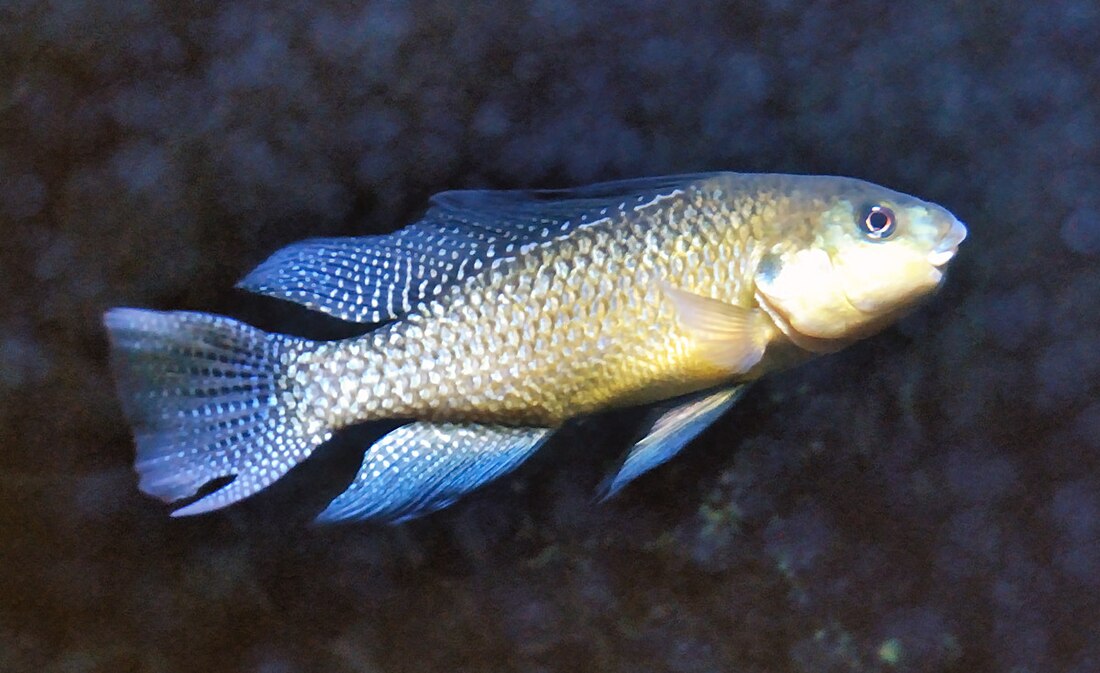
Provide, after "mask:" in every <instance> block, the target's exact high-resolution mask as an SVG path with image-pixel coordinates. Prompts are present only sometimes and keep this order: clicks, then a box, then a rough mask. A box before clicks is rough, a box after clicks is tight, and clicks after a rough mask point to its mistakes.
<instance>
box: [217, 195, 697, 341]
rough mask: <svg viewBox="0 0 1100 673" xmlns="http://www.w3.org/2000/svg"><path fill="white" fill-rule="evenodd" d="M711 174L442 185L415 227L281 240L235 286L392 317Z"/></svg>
mask: <svg viewBox="0 0 1100 673" xmlns="http://www.w3.org/2000/svg"><path fill="white" fill-rule="evenodd" d="M710 175H713V174H710ZM710 175H708V174H696V175H678V176H668V177H660V178H641V179H635V180H620V181H616V182H605V183H600V184H595V185H589V186H586V187H578V188H574V189H553V190H509V191H493V190H462V191H450V192H443V193H440V194H437V195H436V196H434V197H432V200H431V207H430V208H429V209H428V212H427V213H425V214H424V217H423V218H422V219H421V220H419V221H418V222H416V223H415V224H412V225H410V226H408V227H405V228H404V229H401V230H399V231H396V232H394V233H392V234H386V235H382V236H360V237H353V238H318V239H310V240H306V241H302V242H299V243H294V244H291V245H288V246H287V247H285V248H283V249H281V250H279V251H277V252H276V253H275V254H273V255H272V256H271V257H269V258H268V259H267V260H266V261H264V262H263V263H262V264H260V265H259V266H258V267H256V268H255V269H254V270H253V271H252V272H251V273H249V274H248V275H247V276H245V277H244V278H243V279H242V280H241V281H240V282H239V283H238V284H237V286H238V287H240V288H243V289H246V290H250V291H252V292H257V293H260V294H265V295H269V296H272V297H277V298H279V299H285V300H288V301H293V302H296V303H299V304H302V305H304V306H306V307H308V308H311V309H313V310H316V311H321V312H324V313H327V314H329V315H332V316H335V317H337V318H340V319H342V320H347V321H350V322H381V321H384V320H392V319H394V318H398V317H400V316H402V315H405V314H406V313H408V312H410V311H412V310H413V308H414V307H416V306H417V305H418V304H419V303H420V302H422V301H425V300H429V299H431V298H433V297H435V296H437V295H439V294H441V293H442V292H443V291H444V290H445V289H447V288H449V287H451V286H453V285H455V284H457V283H461V282H463V281H465V280H466V279H467V278H469V277H470V276H473V275H478V274H480V273H481V272H482V271H483V270H485V269H487V268H489V267H490V266H492V265H493V264H494V263H498V262H499V261H500V260H509V259H514V258H515V257H516V256H518V255H520V254H522V253H523V252H524V251H525V250H528V249H529V248H530V247H531V246H533V245H538V244H542V243H547V242H549V241H552V240H555V239H558V238H562V237H565V236H569V234H570V233H572V232H573V231H575V230H577V229H579V228H583V227H586V226H591V225H592V224H594V223H596V222H601V221H603V220H605V219H606V218H607V217H610V216H613V215H615V214H616V213H619V212H629V211H632V210H635V209H640V208H644V207H646V206H648V205H652V204H654V203H656V202H658V201H661V200H663V198H668V197H671V196H673V195H675V194H676V193H677V192H678V191H679V190H683V189H686V188H688V187H690V186H691V185H693V184H698V183H699V182H700V181H701V180H703V179H705V178H707V177H710Z"/></svg>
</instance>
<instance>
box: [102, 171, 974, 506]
mask: <svg viewBox="0 0 1100 673" xmlns="http://www.w3.org/2000/svg"><path fill="white" fill-rule="evenodd" d="M965 235H966V230H965V228H964V227H963V225H962V224H961V223H959V222H958V220H957V219H955V218H954V216H952V215H951V214H950V213H949V212H947V211H946V210H944V209H942V208H940V207H939V206H936V205H934V204H930V203H926V202H924V201H920V200H918V199H915V198H913V197H910V196H906V195H903V194H900V193H897V192H893V191H891V190H888V189H885V188H882V187H879V186H876V185H872V184H870V183H867V182H863V181H860V180H855V179H851V178H840V177H828V176H794V175H774V174H761V175H749V174H736V173H714V174H701V175H687V176H671V177H664V178H651V179H643V180H631V181H622V182H614V183H603V184H599V185H593V186H590V187H582V188H578V189H572V190H558V191H536V192H525V191H512V192H510V191H504V192H493V191H459V192H445V193H443V194H440V195H437V196H436V197H435V198H434V199H433V204H432V207H431V208H430V209H429V210H428V212H427V213H426V214H425V216H424V218H423V219H422V220H420V221H419V222H417V223H416V224H414V225H412V226H410V227H407V228H406V229H404V230H401V231H399V232H396V233H394V234H390V235H387V236H369V237H360V238H348V239H316V240H313V241H305V242H303V243H299V244H295V245H292V246H289V247H288V248H285V249H284V250H282V251H279V252H277V253H276V254H275V255H273V256H272V257H271V258H270V259H269V260H268V261H266V262H264V263H263V264H261V265H260V266H259V267H258V268H257V269H256V270H255V271H253V272H252V273H250V274H249V275H248V276H246V277H245V279H244V280H242V281H241V283H240V285H241V286H242V287H244V288H246V289H250V290H252V291H255V292H259V293H263V294H267V295H271V296H276V297H281V298H283V299H287V300H290V301H295V302H299V303H302V304H304V305H306V306H308V307H310V308H313V309H316V310H319V311H323V312H326V313H329V314H331V315H334V316H337V317H340V318H343V319H346V320H351V321H356V322H379V321H389V322H387V323H386V324H384V325H382V326H381V327H379V328H377V329H375V330H373V331H370V332H368V333H366V334H364V335H362V336H359V337H354V338H351V339H346V340H341V341H333V342H312V341H307V340H303V339H297V338H294V337H288V336H283V335H268V334H265V333H263V332H260V331H259V330H256V329H255V328H251V327H248V326H246V325H242V324H240V323H237V322H235V321H232V320H230V319H228V318H221V317H216V316H208V315H206V314H192V313H156V312H150V311H143V310H137V309H115V310H112V311H110V312H108V314H107V316H106V324H107V327H108V330H109V331H110V333H111V336H112V343H113V346H114V350H113V361H114V363H115V370H116V374H117V378H118V380H119V388H120V393H121V397H122V400H123V403H124V408H125V410H126V412H127V415H128V417H129V418H130V420H131V422H132V423H133V424H134V426H135V436H136V440H137V444H138V461H137V469H138V472H139V473H140V474H142V477H143V481H142V487H143V489H145V490H146V491H147V492H150V493H152V494H154V495H157V496H159V497H162V498H164V499H166V500H176V499H179V498H182V497H188V496H191V495H193V494H194V493H195V492H196V491H197V490H198V489H199V488H200V487H201V486H202V485H203V484H204V483H205V482H206V481H209V480H210V479H212V478H216V477H219V476H231V475H235V476H236V480H235V481H234V482H232V483H231V484H229V485H227V486H225V487H224V488H222V489H221V490H219V491H215V492H214V493H211V494H209V495H207V496H206V497H205V498H203V499H201V500H199V501H197V502H195V503H192V504H191V505H188V506H187V507H185V508H183V509H181V510H177V514H179V513H183V514H190V513H198V512H202V511H208V510H210V509H217V508H219V507H222V506H224V505H227V504H230V503H231V502H234V501H236V500H239V499H241V498H243V497H246V496H247V495H250V494H251V493H253V492H255V491H257V490H259V489H260V488H263V487H264V486H266V485H267V484H269V483H271V482H272V481H274V480H275V479H277V478H278V477H279V476H281V475H282V474H283V473H285V472H286V471H287V470H289V469H290V468H291V467H293V465H294V464H296V463H298V462H300V461H301V460H303V459H304V458H305V457H307V456H308V454H309V453H310V452H311V451H312V450H313V448H315V447H316V446H317V445H318V444H320V443H322V442H323V441H326V440H327V439H328V438H329V437H331V435H332V433H333V432H335V431H337V430H339V429H340V428H342V427H345V426H348V425H351V424H354V423H360V422H363V421H371V420H380V419H407V420H410V421H412V422H411V423H410V424H408V425H406V426H403V427H402V428H399V429H398V430H397V431H394V432H393V433H391V434H390V435H387V436H386V437H383V438H382V440H380V441H379V442H378V443H377V444H375V445H373V446H372V447H370V448H369V449H368V450H367V452H366V455H365V458H364V463H363V467H362V468H361V470H360V472H359V475H358V476H357V477H356V480H355V481H354V482H353V483H352V485H351V487H349V489H348V491H347V492H346V493H345V494H343V495H341V496H340V497H338V498H337V499H336V501H334V502H333V504H332V505H330V507H329V509H328V510H326V512H325V513H323V514H322V518H324V519H326V520H339V519H349V518H377V519H384V520H391V521H394V520H401V519H404V518H408V517H411V516H416V515H419V514H422V513H424V512H427V511H431V510H433V509H438V508H439V507H442V506H445V505H446V504H449V503H450V502H451V501H453V500H454V499H455V498H456V497H458V496H459V495H461V493H463V492H465V491H466V490H469V489H470V488H473V487H475V486H477V485H479V484H481V483H484V482H485V481H487V480H488V479H490V478H493V477H495V476H497V475H499V474H502V473H503V472H506V471H507V470H509V469H511V468H512V467H514V466H515V465H516V464H518V463H519V462H520V461H522V460H523V459H524V458H525V457H526V456H527V455H529V454H530V453H531V452H532V451H534V450H535V449H537V447H538V446H539V445H540V444H541V442H542V441H544V440H545V439H546V437H548V436H549V435H550V434H551V432H552V431H553V429H555V428H557V427H559V426H560V425H561V424H562V423H564V422H565V421H567V420H569V419H571V418H574V417H577V416H583V415H586V414H590V413H593V412H597V411H601V410H604V409H609V408H615V407H624V406H633V405H644V404H654V403H657V404H662V403H663V404H664V406H665V407H666V408H665V411H664V413H663V414H659V415H658V416H657V417H656V419H655V420H654V421H653V424H652V426H651V428H650V432H649V434H647V435H646V437H645V438H643V440H641V441H640V442H639V443H638V444H637V445H636V446H635V447H634V449H633V450H632V451H631V453H630V454H629V455H628V457H627V459H626V461H625V463H624V466H623V469H622V470H621V471H620V474H619V476H618V477H617V478H616V480H615V481H613V482H612V485H611V491H612V492H613V491H615V490H617V489H618V488H621V486H622V485H623V484H625V483H626V481H629V479H631V478H633V477H634V476H637V474H641V473H642V472H644V471H646V470H648V469H650V468H651V467H653V466H654V465H656V464H659V463H660V462H663V461H664V460H667V459H668V457H669V456H671V455H672V454H674V453H675V452H676V451H678V450H679V448H680V447H682V446H683V445H684V444H686V443H687V441H688V440H690V439H691V437H693V436H694V435H695V434H697V433H698V432H699V431H701V430H702V429H703V428H704V427H706V424H708V423H709V422H711V421H712V420H713V419H714V418H715V417H717V416H718V415H720V414H721V412H723V411H724V410H725V409H726V408H728V406H729V405H731V404H732V403H733V401H734V400H735V399H736V397H737V396H738V394H739V392H740V389H741V386H743V385H744V384H746V383H748V382H750V381H752V380H754V379H756V378H758V377H759V376H761V375H763V374H765V373H767V372H768V371H772V370H774V369H776V368H779V367H781V366H786V365H787V364H789V363H791V362H795V361H798V360H801V359H805V358H808V357H811V356H812V355H813V354H815V353H820V352H828V351H831V350H836V349H838V348H841V347H843V346H844V345H847V344H848V343H850V342H851V341H854V340H856V339H858V338H861V337H863V336H866V335H868V334H870V333H873V332H874V331H877V330H878V329H880V328H881V327H883V326H884V325H886V324H889V322H891V321H892V320H893V319H895V318H896V317H897V316H898V315H900V314H902V313H903V312H905V311H906V310H908V309H909V308H911V307H912V306H913V305H914V304H915V303H916V302H917V301H919V300H920V299H921V298H922V297H924V296H926V295H927V294H928V293H930V292H931V291H932V290H934V289H935V288H936V287H937V286H938V285H939V284H940V282H941V280H942V269H943V267H944V265H945V264H946V263H947V262H948V261H949V260H950V259H951V258H952V257H953V256H954V253H955V251H956V250H957V247H958V244H959V243H960V242H961V241H962V239H963V238H964V237H965ZM669 400H673V402H671V403H669V402H668V401H669Z"/></svg>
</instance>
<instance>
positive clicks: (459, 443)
mask: <svg viewBox="0 0 1100 673" xmlns="http://www.w3.org/2000/svg"><path fill="white" fill-rule="evenodd" d="M551 432H553V431H552V430H551V429H549V428H512V427H506V426H500V425H475V424H464V425H458V424H453V423H422V422H417V423H410V424H409V425H405V426H402V427H400V428H397V429H396V430H394V431H393V432H390V433H389V434H387V435H385V436H384V437H382V439H380V440H378V441H377V442H375V443H374V444H373V445H371V447H370V448H369V449H367V453H366V455H364V456H363V463H362V465H361V466H360V467H359V473H358V474H357V475H356V476H355V480H354V481H353V482H352V483H351V485H350V486H348V488H347V490H345V491H344V492H343V493H342V494H340V495H339V496H337V497H336V499H335V500H333V501H332V502H331V503H329V505H328V507H327V508H325V511H323V512H321V514H319V515H318V516H317V522H319V523H332V522H336V521H354V520H366V519H375V520H381V521H386V522H388V523H398V522H401V521H404V520H407V519H412V518H415V517H418V516H422V515H424V514H428V513H429V512H434V511H435V510H438V509H442V508H444V507H446V506H447V505H449V504H451V503H452V502H454V501H455V500H457V499H458V498H459V497H460V496H462V495H463V494H464V493H467V492H469V491H472V490H474V489H475V488H477V487H478V486H481V485H482V484H485V483H488V482H489V481H491V480H493V479H495V478H497V477H499V476H501V475H503V474H505V473H507V472H510V471H511V470H513V469H515V467H516V466H518V465H519V464H520V463H521V462H523V461H524V460H525V459H526V458H527V457H528V456H530V455H531V454H532V453H534V452H535V450H536V449H538V447H539V446H540V445H541V444H542V442H543V441H544V440H545V439H546V438H547V437H549V436H550V434H551Z"/></svg>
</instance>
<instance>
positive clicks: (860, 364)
mask: <svg viewBox="0 0 1100 673" xmlns="http://www.w3.org/2000/svg"><path fill="white" fill-rule="evenodd" d="M1098 97H1100V6H1098V3H1096V2H1094V1H1093V2H1090V1H1072V0H1064V1H1057V0H1056V1H1051V2H1041V3H1039V2H1037V3H1011V2H993V1H986V0H977V1H967V2H963V1H958V2H952V1H947V0H944V1H942V2H919V3H901V2H897V3H882V2H872V1H864V2H860V1H852V2H796V1H793V0H756V1H752V2H739V3H720V2H686V1H685V2H652V1H646V0H642V1H639V0H632V1H629V2H594V3H587V2H566V1H556V0H534V1H531V2H513V3H499V4H476V5H475V4H470V5H469V6H467V5H466V3H460V2H444V1H440V2H425V1H417V2H412V3H404V2H372V3H347V2H332V1H328V0H325V1H318V2H309V1H307V0H284V1H282V2H266V3H264V2H250V1H230V2H224V3H223V2H213V1H209V0H205V1H196V2H186V3H175V2H167V1H164V2H156V1H140V0H112V1H111V2H107V1H106V0H104V1H101V2H92V1H89V2H79V1H70V2H52V3H47V2H41V1H34V0H6V1H5V2H3V3H2V4H0V233H2V234H3V236H2V238H0V670H3V671H47V672H58V673H62V672H63V673H76V672H82V671H200V670H202V671H211V670H214V671H257V672H262V673H290V672H293V671H317V670H325V671H364V672H374V671H387V672H388V671H566V670H569V671H581V670H601V671H602V670H609V671H630V672H636V671H639V672H640V671H674V672H676V673H695V672H704V671H745V672H754V671H760V672H763V671H769V672H773V671H778V672H783V671H800V672H815V673H816V672H821V671H884V672H885V671H894V670H898V671H967V672H970V671H979V672H980V671H1017V672H1021V673H1023V672H1040V671H1043V672H1045V671H1074V672H1076V673H1091V672H1094V671H1097V670H1100V636H1098V634H1100V461H1098V456H1100V402H1098V401H1097V392H1098V388H1100V311H1098V310H1097V309H1098V306H1100V299H1098V293H1100V270H1098V262H1100V221H1098V219H1097V216H1098V209H1100V106H1098V103H1097V101H1098ZM717 169H736V170H742V171H784V172H800V173H834V174H846V175H853V176H857V177H861V178H866V179H869V180H872V181H874V182H878V183H881V184H884V185H887V186H890V187H893V188H896V189H899V190H902V191H905V192H910V193H913V194H917V195H919V196H921V197H923V198H926V199H929V200H932V201H935V202H938V203H940V204H942V205H944V206H946V207H947V208H949V209H950V210H952V211H953V212H955V213H956V214H957V215H958V216H959V217H960V219H962V220H964V221H965V222H967V224H968V225H969V227H970V238H969V239H968V240H967V242H966V243H965V244H964V246H963V249H962V253H961V255H960V256H959V258H958V259H957V261H956V262H955V264H954V266H953V268H952V270H951V274H950V277H949V279H948V282H947V285H946V287H945V289H944V291H943V292H941V293H940V294H939V295H938V296H937V297H936V298H935V299H934V300H933V301H931V302H929V303H928V304H927V305H925V306H924V307H922V308H921V309H920V310H919V311H918V312H917V313H916V314H914V315H913V316H912V317H910V318H908V319H906V320H905V321H903V322H902V323H901V324H900V325H899V326H898V327H895V328H892V329H890V330H888V331H886V332H885V333H883V334H881V335H879V336H877V337H874V338H872V339H870V340H867V341H865V342H862V343H860V344H858V345H856V346H854V347H852V348H851V349H849V350H847V351H845V352H843V353H841V354H838V355H835V356H830V357H827V358H824V359H821V360H818V361H816V362H814V363H812V364H809V365H806V366H804V367H802V368H800V369H797V370H795V371H791V372H786V373H782V374H778V375H775V376H773V377H772V378H770V379H769V380H767V381H766V382H764V383H762V384H760V385H758V386H757V387H756V388H755V389H754V390H753V391H752V392H751V393H750V394H749V395H747V396H746V398H745V399H744V401H743V402H742V403H741V404H740V405H739V406H738V407H737V408H736V410H735V411H733V412H732V413H730V414H729V415H727V416H726V417H725V418H723V419H722V420H721V421H720V422H719V423H718V424H717V425H716V426H715V427H714V428H712V429H711V430H710V431H708V432H707V433H706V434H705V435H703V436H702V437H701V438H700V440H699V441H697V442H695V443H694V444H693V445H692V446H691V447H690V448H689V449H688V450H687V451H685V453H684V455H682V456H681V457H680V458H679V459H677V460H675V461H674V462H672V463H670V464H669V465H668V466H666V467H664V468H662V469H660V470H657V471H655V472H654V473H652V474H651V475H649V476H647V477H645V478H643V479H642V480H639V481H638V482H637V483H635V484H633V485H632V486H631V487H630V488H628V489H627V490H626V492H625V493H624V494H623V496H622V497H620V498H618V499H616V500H615V501H613V502H611V503H610V504H607V505H604V506H598V505H595V504H594V503H593V502H592V495H593V493H594V491H595V489H596V486H597V485H598V484H599V482H600V480H601V479H602V478H603V477H604V476H605V475H606V474H607V473H608V471H610V470H612V469H613V468H614V466H615V463H616V460H617V459H618V458H619V456H620V455H621V452H622V451H623V450H624V449H625V448H626V446H627V445H628V444H629V443H630V440H631V439H632V438H633V436H634V432H635V429H634V427H635V426H634V422H635V421H636V420H637V418H636V414H634V413H630V412H627V413H620V414H612V415H608V416H606V417H601V418H597V419H594V420H591V421H588V422H585V423H581V424H578V425H576V426H575V427H572V428H570V429H568V430H567V431H565V432H564V433H562V434H561V435H560V436H559V437H558V438H557V439H555V440H554V441H553V442H552V443H551V444H549V445H547V447H546V450H545V451H543V452H542V453H541V454H540V455H539V456H538V457H537V458H536V459H535V460H534V461H533V462H532V463H531V464H529V465H526V466H525V467H524V468H523V469H521V470H520V471H519V472H518V473H516V474H515V475H514V476H513V477H510V478H507V479H505V480H503V481H502V482H500V483H498V484H495V485H493V486H491V487H490V488H488V489H485V490H483V491H480V492H478V493H477V494H474V495H473V496H472V497H468V498H466V499H464V500H462V501H461V502H460V503H459V504H457V505H456V506H454V507H453V508H451V509H450V510H447V511H445V512H442V513H439V514H437V515H434V516H431V517H429V518H427V519H424V520H421V521H417V522H414V523H413V524H410V525H407V526H404V527H401V528H385V527H378V526H372V525H354V526H348V527H342V528H311V527H309V526H307V524H306V522H307V521H308V519H309V518H310V517H311V516H312V515H313V514H315V513H316V512H317V511H319V509H320V508H321V507H322V506H323V505H324V503H325V502H326V499H327V498H328V497H331V496H332V495H334V494H335V493H336V492H337V491H338V490H339V489H340V486H341V485H342V484H341V480H344V481H346V480H347V479H349V478H350V476H351V472H350V471H353V470H354V468H355V466H356V465H357V463H358V459H359V456H358V455H356V449H357V448H358V449H361V448H362V446H363V445H364V444H365V442H366V441H369V438H366V437H360V438H358V439H356V438H355V437H352V438H350V439H345V440H344V442H343V443H339V442H338V443H336V444H334V445H333V446H331V447H328V448H327V449H326V450H323V451H321V452H320V455H318V456H316V460H312V461H310V462H309V463H308V464H306V465H304V466H302V468H300V469H298V470H295V473H294V474H293V475H292V476H291V477H290V478H288V479H287V480H286V481H284V482H282V483H280V484H278V485H277V486H276V487H273V488H272V489H270V490H269V491H267V492H264V493H263V494H261V495H259V496H257V497H255V498H253V499H251V500H249V501H247V502H245V503H242V504H241V505H239V506H236V507H234V508H232V509H229V510H227V511H222V512H218V513H216V514H213V515H210V516H206V517H202V518H197V519H190V520H175V519H169V518H168V517H167V512H168V509H167V508H166V507H164V506H162V505H161V504H160V503H158V502H156V501H153V500H150V499H148V498H145V497H143V496H142V495H141V494H140V493H139V492H138V491H137V488H136V483H135V478H134V476H133V475H132V473H131V472H130V467H129V465H130V462H131V460H132V445H131V442H130V438H129V435H128V430H127V427H126V425H125V423H124V421H123V419H122V417H121V413H120V411H119V408H118V406H117V404H116V401H115V398H114V395H113V392H112V387H111V382H110V379H109V375H108V372H107V369H106V365H105V355H106V344H105V340H104V334H103V330H102V328H101V326H100V316H101V314H102V312H103V311H104V309H106V308H107V307H110V306H115V305H136V306H146V307H155V308H188V309H197V310H209V311H216V312H226V313H230V314H233V315H237V316H241V317H244V318H246V319H249V320H251V321H253V322H256V323H257V324H260V325H263V326H264V327H268V328H279V329H285V330H288V331H294V332H296V333H302V334H307V335H314V336H317V335H321V336H323V335H325V334H335V333H337V332H339V331H340V328H339V327H337V326H334V325H332V324H331V323H330V322H325V321H321V320H316V319H314V318H311V317H310V316H308V315H305V314H304V312H300V311H296V310H293V309H291V308H288V307H282V306H279V304H278V302H274V301H265V300H262V299H259V298H252V297H247V296H243V295H241V294H240V293H239V292H237V291H235V290H232V289H231V287H232V284H233V283H234V281H235V280H237V279H238V278H239V277H240V276H242V275H243V274H244V273H245V272H246V271H247V270H249V269H250V268H251V267H252V266H253V265H254V264H256V263H257V262H259V261H260V260H262V259H263V258H265V257H266V256H267V255H268V254H270V253H271V252H272V251H274V250H275V249H277V248H279V247H280V246H282V245H284V244H286V243H288V242H291V241H294V240H298V239H301V238H305V237H309V236H317V235H343V234H355V233H362V232H382V231H390V230H393V229H395V228H397V227H399V226H401V225H403V224H405V223H407V222H409V221H411V220H412V219H414V218H415V217H416V216H417V215H418V214H419V212H421V211H422V209H423V208H424V206H425V204H426V199H427V197H428V195H430V194H431V193H433V192H436V191H440V190H443V189H448V188H461V187H501V188H503V187H529V186H538V187H551V186H564V185H570V184H580V183H585V182H591V181H597V180H606V179H614V178H620V177H629V176H640V175H656V174H662V173H674V172H683V171H702V170H717ZM357 442H358V443H357Z"/></svg>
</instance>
